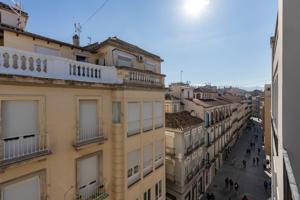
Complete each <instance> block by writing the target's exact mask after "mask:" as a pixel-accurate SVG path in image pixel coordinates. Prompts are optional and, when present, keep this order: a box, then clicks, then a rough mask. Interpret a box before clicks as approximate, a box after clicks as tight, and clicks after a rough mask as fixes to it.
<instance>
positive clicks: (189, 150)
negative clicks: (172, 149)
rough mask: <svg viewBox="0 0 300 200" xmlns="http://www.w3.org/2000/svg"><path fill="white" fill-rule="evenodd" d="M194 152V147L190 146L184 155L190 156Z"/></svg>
mask: <svg viewBox="0 0 300 200" xmlns="http://www.w3.org/2000/svg"><path fill="white" fill-rule="evenodd" d="M192 152H193V147H192V145H190V146H189V147H188V148H187V149H186V150H185V153H184V155H185V156H188V155H190V154H191V153H192Z"/></svg>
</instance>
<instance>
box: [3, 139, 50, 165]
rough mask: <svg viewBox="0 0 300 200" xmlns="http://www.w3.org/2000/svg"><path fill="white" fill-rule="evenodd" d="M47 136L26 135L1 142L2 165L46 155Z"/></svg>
mask: <svg viewBox="0 0 300 200" xmlns="http://www.w3.org/2000/svg"><path fill="white" fill-rule="evenodd" d="M48 147H49V145H48V136H47V134H43V135H40V134H35V133H33V134H26V135H25V134H24V135H20V136H14V137H9V138H4V139H1V140H0V149H1V150H2V151H1V152H0V165H1V164H5V163H9V162H13V161H17V160H18V159H22V158H25V157H30V156H34V155H37V154H39V153H43V152H44V153H46V152H48V151H49V149H48Z"/></svg>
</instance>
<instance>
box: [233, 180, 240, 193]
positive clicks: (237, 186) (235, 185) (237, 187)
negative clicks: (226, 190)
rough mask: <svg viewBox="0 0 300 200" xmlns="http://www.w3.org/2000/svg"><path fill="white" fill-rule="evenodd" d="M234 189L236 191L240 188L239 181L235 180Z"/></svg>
mask: <svg viewBox="0 0 300 200" xmlns="http://www.w3.org/2000/svg"><path fill="white" fill-rule="evenodd" d="M234 189H235V191H236V192H237V191H238V190H239V184H238V183H237V182H235V184H234Z"/></svg>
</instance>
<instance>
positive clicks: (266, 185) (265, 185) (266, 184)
mask: <svg viewBox="0 0 300 200" xmlns="http://www.w3.org/2000/svg"><path fill="white" fill-rule="evenodd" d="M264 188H265V191H267V190H268V181H266V180H265V181H264Z"/></svg>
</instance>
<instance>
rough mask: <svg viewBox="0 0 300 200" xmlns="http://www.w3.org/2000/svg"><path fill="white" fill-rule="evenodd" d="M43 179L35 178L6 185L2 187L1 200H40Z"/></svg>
mask: <svg viewBox="0 0 300 200" xmlns="http://www.w3.org/2000/svg"><path fill="white" fill-rule="evenodd" d="M41 181H42V179H41V177H40V176H37V175H36V176H33V177H30V178H26V179H23V180H20V181H18V182H13V183H11V184H7V185H4V186H3V187H1V197H2V198H1V199H3V200H13V199H26V200H27V199H30V200H40V199H41V192H42V191H41V190H42V188H41V187H40V185H41V183H40V182H41Z"/></svg>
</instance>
